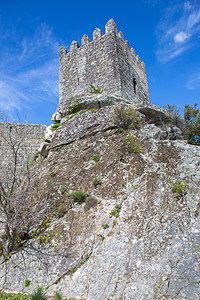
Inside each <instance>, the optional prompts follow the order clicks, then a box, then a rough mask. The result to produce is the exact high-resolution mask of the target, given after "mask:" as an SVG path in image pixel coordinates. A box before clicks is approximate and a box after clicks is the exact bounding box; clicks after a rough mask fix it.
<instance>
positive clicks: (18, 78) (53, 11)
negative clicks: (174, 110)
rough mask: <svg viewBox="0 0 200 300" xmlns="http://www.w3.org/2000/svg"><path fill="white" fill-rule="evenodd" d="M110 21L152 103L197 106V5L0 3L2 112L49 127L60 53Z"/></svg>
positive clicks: (191, 0) (195, 1) (60, 0)
mask: <svg viewBox="0 0 200 300" xmlns="http://www.w3.org/2000/svg"><path fill="white" fill-rule="evenodd" d="M110 18H113V19H114V20H115V22H116V25H117V28H118V30H119V31H122V32H123V35H124V37H125V39H127V40H128V41H129V44H130V46H131V47H133V48H134V49H135V52H136V55H137V54H139V56H140V58H141V60H142V61H144V62H145V65H146V70H147V78H148V84H149V90H150V97H151V102H152V103H154V104H156V105H159V106H161V107H162V106H163V105H166V104H168V103H169V104H175V105H177V106H180V107H182V108H184V105H185V104H191V105H193V104H194V103H195V102H197V103H199V100H200V0H185V1H184V0H173V1H170V0H131V1H126V0H124V1H118V0H115V1H113V0H110V1H109V0H107V1H105V0H101V1H97V2H94V1H87V0H85V1H79V0H77V1H68V0H34V1H32V0H0V111H9V113H10V116H11V117H13V118H14V119H15V120H20V121H22V122H23V121H24V120H29V121H30V122H31V123H35V124H47V125H49V124H50V123H51V122H50V119H51V115H52V114H53V113H54V112H55V110H56V107H57V105H58V102H59V99H58V92H59V91H58V81H59V77H58V76H59V74H58V52H59V47H60V46H65V47H67V49H68V50H69V47H70V44H71V42H72V41H73V40H77V41H78V43H79V44H80V41H81V38H82V36H83V35H84V34H87V35H89V37H90V38H91V39H92V33H93V31H94V29H95V28H96V27H98V28H100V29H101V30H102V32H103V33H104V32H105V29H104V28H105V24H106V23H107V21H108V20H109V19H110Z"/></svg>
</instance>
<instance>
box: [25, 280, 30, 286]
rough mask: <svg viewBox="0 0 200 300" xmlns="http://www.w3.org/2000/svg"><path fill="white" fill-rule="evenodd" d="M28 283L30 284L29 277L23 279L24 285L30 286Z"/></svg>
mask: <svg viewBox="0 0 200 300" xmlns="http://www.w3.org/2000/svg"><path fill="white" fill-rule="evenodd" d="M30 284H31V281H30V280H29V279H26V280H25V284H24V285H25V287H28V286H30Z"/></svg>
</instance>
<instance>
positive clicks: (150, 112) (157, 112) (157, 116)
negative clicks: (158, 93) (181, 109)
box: [138, 104, 185, 129]
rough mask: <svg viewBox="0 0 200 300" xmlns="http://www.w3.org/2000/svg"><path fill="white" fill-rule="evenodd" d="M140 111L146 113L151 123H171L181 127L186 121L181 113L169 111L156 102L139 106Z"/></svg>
mask: <svg viewBox="0 0 200 300" xmlns="http://www.w3.org/2000/svg"><path fill="white" fill-rule="evenodd" d="M138 110H139V112H141V113H142V114H144V115H146V117H147V121H148V122H149V123H155V124H162V123H165V124H167V123H170V124H171V125H175V126H177V127H179V128H181V129H183V128H184V126H185V122H184V120H183V118H181V117H180V116H179V115H175V114H172V113H169V112H167V111H166V110H165V109H164V108H161V107H159V106H157V105H154V104H149V105H144V106H141V105H140V106H139V108H138Z"/></svg>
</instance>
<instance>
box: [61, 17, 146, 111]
mask: <svg viewBox="0 0 200 300" xmlns="http://www.w3.org/2000/svg"><path fill="white" fill-rule="evenodd" d="M59 72H60V75H59V105H60V106H62V105H64V103H65V105H71V101H72V100H71V99H72V97H73V96H75V95H82V94H88V93H89V92H90V85H91V84H92V85H94V86H95V87H97V88H100V89H101V90H103V91H104V92H105V93H108V94H116V95H119V96H122V97H125V98H126V99H129V100H131V101H134V102H137V103H138V102H141V101H146V102H149V101H150V100H149V91H148V83H147V77H146V70H145V66H144V63H143V62H141V60H140V57H139V56H138V55H137V56H136V54H135V51H134V49H133V48H130V45H129V42H128V41H127V40H124V36H123V33H122V32H121V31H119V32H118V30H117V26H116V24H115V22H114V20H113V19H110V20H109V21H108V22H107V24H106V25H105V34H103V33H102V31H101V30H100V29H99V28H96V29H95V30H94V31H93V39H92V40H91V39H90V38H89V36H88V35H86V34H84V35H83V37H82V39H81V46H79V44H78V42H77V41H73V42H72V43H71V45H70V51H69V52H68V50H67V49H66V48H65V47H61V48H60V71H59ZM61 110H62V109H61Z"/></svg>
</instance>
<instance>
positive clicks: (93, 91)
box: [90, 84, 103, 94]
mask: <svg viewBox="0 0 200 300" xmlns="http://www.w3.org/2000/svg"><path fill="white" fill-rule="evenodd" d="M90 93H91V94H102V93H103V90H100V89H98V88H95V87H94V86H93V85H92V84H91V85H90Z"/></svg>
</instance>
